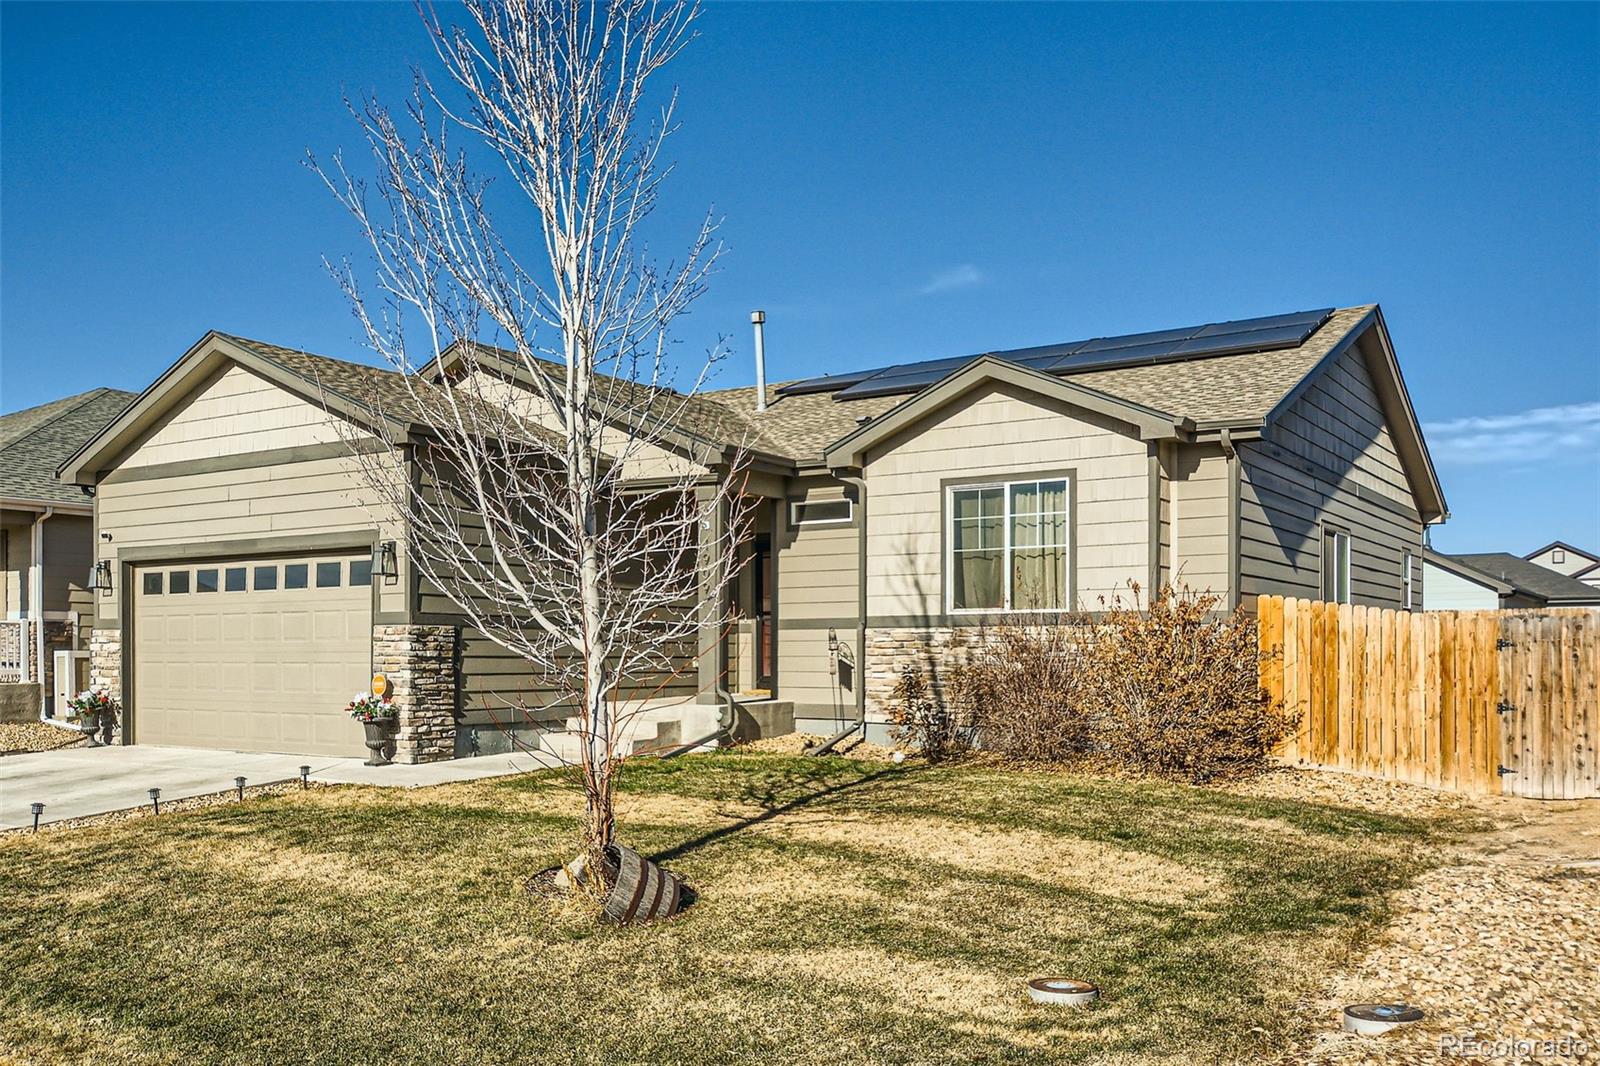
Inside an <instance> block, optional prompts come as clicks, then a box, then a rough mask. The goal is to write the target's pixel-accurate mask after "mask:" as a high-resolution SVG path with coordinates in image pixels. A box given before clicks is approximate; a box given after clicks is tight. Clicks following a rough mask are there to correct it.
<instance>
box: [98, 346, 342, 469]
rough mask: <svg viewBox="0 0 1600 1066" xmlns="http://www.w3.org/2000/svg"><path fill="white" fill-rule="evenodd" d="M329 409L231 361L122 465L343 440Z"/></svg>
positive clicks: (130, 466) (192, 458) (149, 464)
mask: <svg viewBox="0 0 1600 1066" xmlns="http://www.w3.org/2000/svg"><path fill="white" fill-rule="evenodd" d="M342 439H343V438H341V436H340V429H339V427H338V426H337V425H335V424H334V422H333V420H332V419H331V418H330V416H329V414H328V412H327V411H326V410H324V409H323V408H322V407H321V406H320V405H317V404H314V403H309V402H307V401H306V400H304V399H301V398H300V397H299V396H296V395H295V394H294V393H292V392H289V391H288V390H286V389H283V388H281V387H280V386H278V385H276V384H274V383H273V382H270V381H268V380H266V379H265V378H262V377H258V376H257V375H255V374H253V373H251V372H250V371H249V370H246V369H245V368H244V367H242V366H239V365H238V364H236V363H229V364H228V365H227V367H226V369H225V370H223V371H222V372H221V373H220V374H219V375H217V376H216V377H214V378H213V379H212V380H211V381H210V382H209V383H208V384H206V385H205V386H203V387H202V388H201V389H200V390H199V391H197V392H196V393H195V394H194V395H193V396H192V397H191V398H190V399H189V400H188V402H187V403H185V404H184V405H183V406H182V407H181V408H180V409H179V410H178V411H176V412H174V413H173V414H172V415H171V416H169V417H168V418H166V419H165V420H163V421H162V423H161V424H160V425H158V426H157V427H156V428H155V429H154V430H152V431H151V432H150V433H148V434H147V435H146V436H145V437H144V439H143V440H141V441H140V442H139V443H138V444H137V445H136V446H135V449H134V450H133V451H132V452H131V453H129V454H128V455H127V456H125V457H124V459H123V461H122V462H121V463H120V464H119V466H120V467H121V468H122V469H137V468H139V467H147V466H158V465H161V464H163V463H174V462H187V461H191V460H195V459H213V458H218V457H221V456H227V455H243V454H247V453H250V452H262V451H271V450H273V449H277V448H295V447H303V446H306V445H318V444H322V445H326V444H337V443H339V442H340V441H341V440H342Z"/></svg>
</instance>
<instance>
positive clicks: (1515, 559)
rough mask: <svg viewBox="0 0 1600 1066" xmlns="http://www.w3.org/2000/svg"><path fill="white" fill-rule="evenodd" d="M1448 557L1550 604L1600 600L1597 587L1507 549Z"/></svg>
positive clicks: (1594, 602)
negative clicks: (1530, 560)
mask: <svg viewBox="0 0 1600 1066" xmlns="http://www.w3.org/2000/svg"><path fill="white" fill-rule="evenodd" d="M1450 558H1452V559H1454V560H1456V561H1457V562H1459V563H1464V564H1465V565H1467V566H1470V567H1471V568H1472V569H1474V570H1477V571H1478V572H1480V573H1483V574H1487V575H1488V576H1489V577H1493V578H1498V579H1500V580H1501V581H1504V582H1505V583H1506V584H1508V585H1510V586H1511V587H1512V588H1514V589H1516V590H1517V591H1518V592H1521V593H1525V594H1527V595H1530V596H1537V597H1538V598H1539V599H1541V600H1544V601H1545V602H1546V603H1548V604H1550V605H1551V606H1558V605H1560V604H1562V603H1568V602H1572V601H1582V602H1581V603H1580V604H1576V605H1579V606H1581V605H1585V604H1600V589H1597V588H1595V587H1594V586H1593V585H1586V584H1584V583H1583V582H1582V581H1579V580H1577V579H1576V578H1571V577H1568V576H1567V575H1566V574H1559V573H1557V572H1556V571H1554V570H1550V569H1547V568H1545V567H1543V566H1540V565H1539V564H1538V563H1532V562H1529V561H1528V560H1526V559H1524V558H1522V557H1521V556H1518V555H1512V554H1511V553H1510V552H1480V553H1476V554H1467V555H1451V556H1450Z"/></svg>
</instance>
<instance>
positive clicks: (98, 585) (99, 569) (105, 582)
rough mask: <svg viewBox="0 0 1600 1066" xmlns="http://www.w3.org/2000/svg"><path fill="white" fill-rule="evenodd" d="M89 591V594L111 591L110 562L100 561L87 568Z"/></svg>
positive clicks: (107, 560) (106, 560)
mask: <svg viewBox="0 0 1600 1066" xmlns="http://www.w3.org/2000/svg"><path fill="white" fill-rule="evenodd" d="M89 590H90V591H91V592H102V593H105V592H110V591H111V561H110V560H109V559H101V560H99V561H98V562H96V563H95V564H94V566H92V567H90V568H89Z"/></svg>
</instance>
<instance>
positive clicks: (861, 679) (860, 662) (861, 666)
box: [806, 473, 867, 755]
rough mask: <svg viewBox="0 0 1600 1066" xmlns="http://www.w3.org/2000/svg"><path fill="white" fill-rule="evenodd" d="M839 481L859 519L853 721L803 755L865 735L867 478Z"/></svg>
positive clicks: (819, 752) (845, 477)
mask: <svg viewBox="0 0 1600 1066" xmlns="http://www.w3.org/2000/svg"><path fill="white" fill-rule="evenodd" d="M839 480H840V481H843V482H845V483H846V484H848V485H853V486H855V490H856V515H857V517H858V518H859V519H860V524H859V525H858V526H857V530H858V532H857V539H856V618H857V619H858V620H859V623H858V628H857V629H856V664H855V678H854V680H855V684H856V720H855V722H853V723H852V724H850V725H848V726H845V727H844V728H843V729H841V730H840V731H839V732H837V733H835V734H834V735H833V736H831V737H829V738H828V739H827V740H824V741H823V742H822V743H820V744H818V745H816V746H815V747H811V748H807V749H806V754H807V755H826V754H828V753H829V752H830V751H832V750H833V749H834V746H835V745H837V744H838V743H839V742H840V741H842V740H845V739H847V738H849V737H850V736H851V735H852V734H854V733H857V732H859V733H860V734H861V738H862V739H863V740H865V739H866V737H867V479H866V474H865V473H862V474H861V475H860V476H858V477H851V476H850V475H848V474H841V475H839Z"/></svg>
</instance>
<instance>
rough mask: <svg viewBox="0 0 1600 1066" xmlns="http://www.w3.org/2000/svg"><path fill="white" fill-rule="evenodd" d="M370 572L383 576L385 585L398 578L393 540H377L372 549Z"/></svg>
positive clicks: (392, 582)
mask: <svg viewBox="0 0 1600 1066" xmlns="http://www.w3.org/2000/svg"><path fill="white" fill-rule="evenodd" d="M372 572H373V573H374V574H377V575H378V576H379V577H381V578H383V583H384V584H385V585H392V584H394V583H395V582H396V581H398V580H400V563H399V560H398V559H397V558H396V557H395V550H394V541H392V540H385V541H379V542H378V544H377V545H376V546H375V547H373V549H372Z"/></svg>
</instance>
